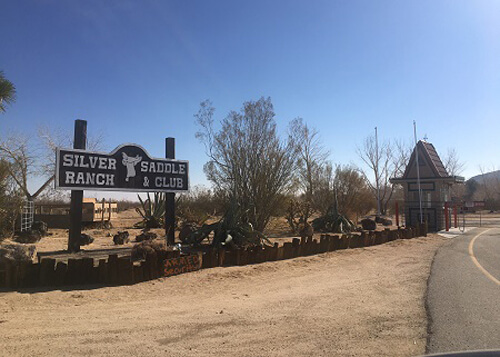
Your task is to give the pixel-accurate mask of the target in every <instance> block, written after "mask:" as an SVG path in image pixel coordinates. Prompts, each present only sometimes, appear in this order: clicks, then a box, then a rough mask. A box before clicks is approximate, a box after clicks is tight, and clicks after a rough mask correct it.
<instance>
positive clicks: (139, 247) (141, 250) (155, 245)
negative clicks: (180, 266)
mask: <svg viewBox="0 0 500 357" xmlns="http://www.w3.org/2000/svg"><path fill="white" fill-rule="evenodd" d="M166 250H167V248H166V246H165V243H163V242H158V241H150V240H147V241H143V242H141V243H138V244H136V245H134V246H133V247H132V252H131V255H130V259H131V260H132V261H137V260H145V259H146V257H147V256H150V255H153V256H156V255H158V253H159V252H164V251H166Z"/></svg>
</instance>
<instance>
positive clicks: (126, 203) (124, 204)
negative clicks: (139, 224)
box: [116, 200, 141, 212]
mask: <svg viewBox="0 0 500 357" xmlns="http://www.w3.org/2000/svg"><path fill="white" fill-rule="evenodd" d="M116 205H117V207H118V212H123V211H126V210H128V209H131V208H133V209H136V208H139V207H140V206H141V203H140V202H139V201H130V200H118V201H117V202H116Z"/></svg>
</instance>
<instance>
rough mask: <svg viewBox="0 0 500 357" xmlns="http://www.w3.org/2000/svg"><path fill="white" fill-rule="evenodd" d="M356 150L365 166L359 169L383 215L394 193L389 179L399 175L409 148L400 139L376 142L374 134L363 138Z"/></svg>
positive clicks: (401, 172)
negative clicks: (377, 201) (360, 145)
mask: <svg viewBox="0 0 500 357" xmlns="http://www.w3.org/2000/svg"><path fill="white" fill-rule="evenodd" d="M356 152H357V154H358V156H359V158H360V159H361V160H362V161H363V162H364V163H365V165H366V166H367V169H366V170H362V169H360V172H361V173H362V175H363V176H364V178H365V180H366V182H367V184H368V186H369V187H370V189H371V191H372V194H373V195H374V197H375V199H376V200H379V207H380V213H381V214H382V215H385V214H386V212H387V208H388V205H389V202H390V200H391V198H392V195H393V193H394V185H392V184H391V183H390V182H389V179H390V178H392V177H396V176H401V175H402V174H403V171H404V169H405V165H406V164H407V162H408V158H409V156H410V149H409V147H408V146H407V145H405V144H404V143H403V142H402V141H395V142H391V141H383V142H382V143H380V144H378V143H377V142H376V140H375V136H368V137H367V138H365V140H364V142H363V146H362V147H358V148H357V149H356Z"/></svg>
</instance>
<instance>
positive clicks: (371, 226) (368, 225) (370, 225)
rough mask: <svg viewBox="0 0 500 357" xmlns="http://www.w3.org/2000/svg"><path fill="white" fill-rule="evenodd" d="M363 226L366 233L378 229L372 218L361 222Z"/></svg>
mask: <svg viewBox="0 0 500 357" xmlns="http://www.w3.org/2000/svg"><path fill="white" fill-rule="evenodd" d="M361 226H362V227H363V229H364V230H365V231H374V230H375V229H376V228H377V223H375V221H374V220H373V219H371V218H365V219H363V220H361Z"/></svg>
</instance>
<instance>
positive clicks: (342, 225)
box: [312, 205, 356, 233]
mask: <svg viewBox="0 0 500 357" xmlns="http://www.w3.org/2000/svg"><path fill="white" fill-rule="evenodd" d="M312 226H313V228H314V230H315V231H319V232H332V233H350V232H352V231H354V230H356V225H355V224H354V223H353V222H352V221H351V220H350V219H349V218H347V217H345V216H343V215H341V214H340V213H339V212H338V210H337V208H336V207H335V205H332V206H331V207H330V209H329V210H328V212H327V213H326V214H325V215H324V216H321V217H318V218H316V219H315V220H313V221H312Z"/></svg>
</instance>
